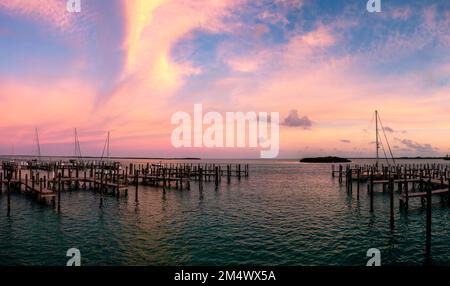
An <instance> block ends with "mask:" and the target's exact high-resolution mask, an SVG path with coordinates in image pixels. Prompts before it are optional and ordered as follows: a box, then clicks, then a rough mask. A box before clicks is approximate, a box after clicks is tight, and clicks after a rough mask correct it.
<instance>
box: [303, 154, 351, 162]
mask: <svg viewBox="0 0 450 286" xmlns="http://www.w3.org/2000/svg"><path fill="white" fill-rule="evenodd" d="M300 162H301V163H350V162H351V160H349V159H346V158H340V157H335V156H328V157H315V158H303V159H301V160H300Z"/></svg>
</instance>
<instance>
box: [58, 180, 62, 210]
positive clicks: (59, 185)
mask: <svg viewBox="0 0 450 286" xmlns="http://www.w3.org/2000/svg"><path fill="white" fill-rule="evenodd" d="M60 212H61V173H58V213H60Z"/></svg>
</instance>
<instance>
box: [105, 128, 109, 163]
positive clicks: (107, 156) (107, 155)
mask: <svg viewBox="0 0 450 286" xmlns="http://www.w3.org/2000/svg"><path fill="white" fill-rule="evenodd" d="M106 158H107V160H108V161H109V131H108V147H107V151H106Z"/></svg>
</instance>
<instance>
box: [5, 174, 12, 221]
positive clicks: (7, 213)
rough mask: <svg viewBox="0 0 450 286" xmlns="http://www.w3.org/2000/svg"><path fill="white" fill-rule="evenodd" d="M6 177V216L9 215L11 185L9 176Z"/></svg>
mask: <svg viewBox="0 0 450 286" xmlns="http://www.w3.org/2000/svg"><path fill="white" fill-rule="evenodd" d="M7 179H8V182H7V185H6V196H7V198H6V200H7V210H6V216H7V217H10V215H11V186H10V182H11V179H10V178H9V176H8V178H7Z"/></svg>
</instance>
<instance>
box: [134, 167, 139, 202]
mask: <svg viewBox="0 0 450 286" xmlns="http://www.w3.org/2000/svg"><path fill="white" fill-rule="evenodd" d="M134 174H135V175H134V185H135V194H134V201H135V202H136V203H137V202H139V196H138V195H139V194H138V188H139V177H138V172H137V171H134Z"/></svg>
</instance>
